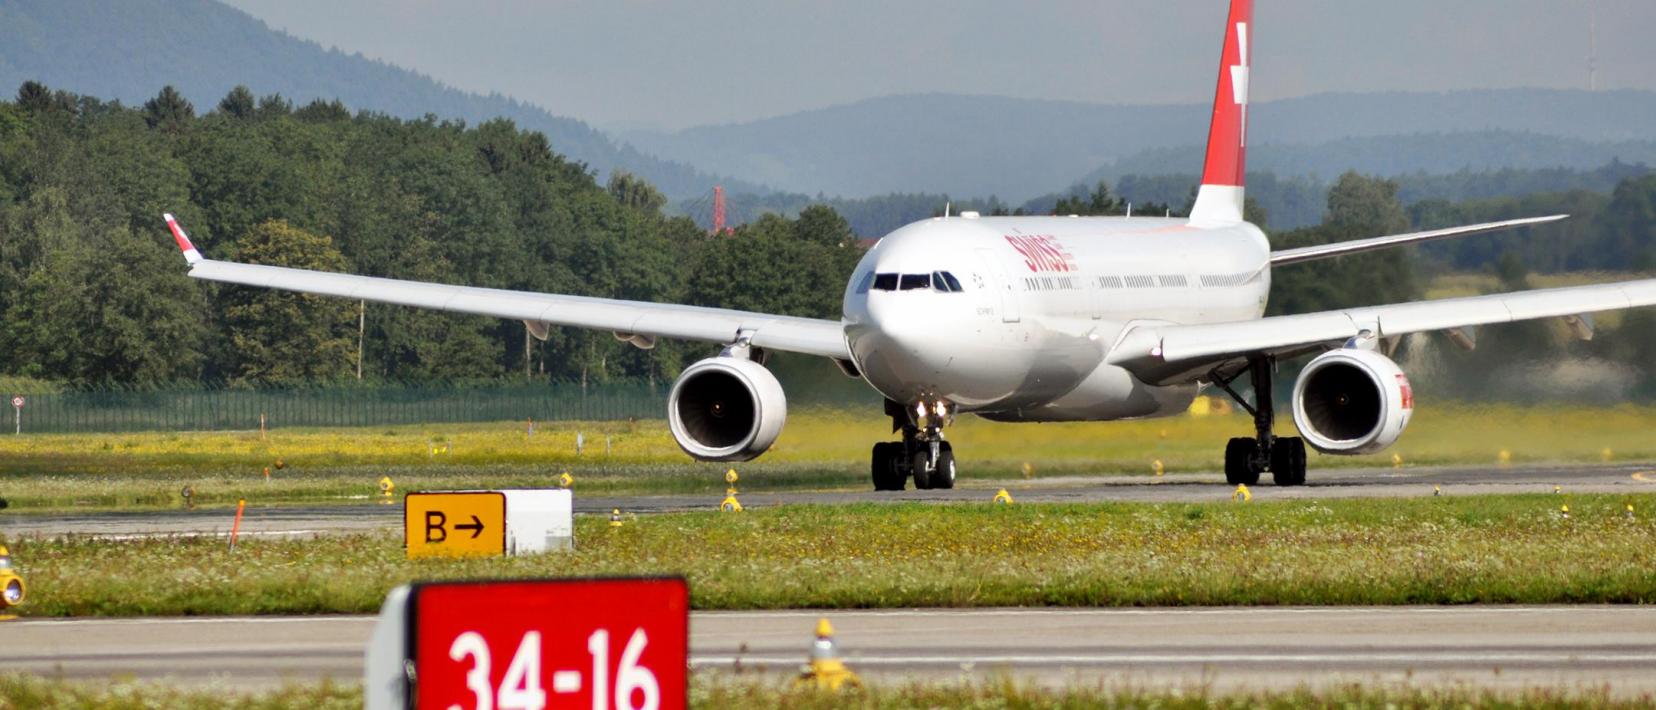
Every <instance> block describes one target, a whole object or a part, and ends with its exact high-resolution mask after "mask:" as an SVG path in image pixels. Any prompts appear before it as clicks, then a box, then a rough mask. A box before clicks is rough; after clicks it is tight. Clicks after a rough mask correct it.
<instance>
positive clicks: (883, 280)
mask: <svg viewBox="0 0 1656 710" xmlns="http://www.w3.org/2000/svg"><path fill="white" fill-rule="evenodd" d="M874 290H875V291H896V290H897V275H896V274H878V275H876V276H875V277H874Z"/></svg>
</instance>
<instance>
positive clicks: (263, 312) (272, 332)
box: [220, 220, 356, 383]
mask: <svg viewBox="0 0 1656 710" xmlns="http://www.w3.org/2000/svg"><path fill="white" fill-rule="evenodd" d="M236 246H237V254H238V258H239V259H241V260H242V261H246V262H248V263H252V264H268V265H271V266H290V267H294V268H299V269H316V270H321V271H345V270H347V269H346V263H345V257H344V256H342V255H340V253H339V250H338V249H336V248H334V244H333V240H331V239H329V238H327V237H325V236H320V235H316V234H311V233H310V232H306V231H304V230H302V229H298V228H295V227H293V226H291V225H289V224H288V223H287V222H285V221H281V220H271V221H268V222H263V223H261V224H259V225H257V226H255V227H254V228H253V229H251V230H249V231H248V232H247V233H246V234H244V235H242V237H241V239H239V240H237V242H236ZM220 301H222V302H223V303H224V325H225V327H226V328H228V329H229V331H230V342H231V346H232V352H231V357H232V358H233V366H232V374H233V380H235V381H237V382H244V383H295V382H314V381H326V380H333V379H340V378H343V377H346V376H348V375H350V374H352V373H353V372H354V371H355V364H356V338H355V335H356V333H355V327H354V326H355V325H356V304H354V303H351V302H350V301H345V300H341V299H337V298H327V297H323V296H311V295H298V294H291V293H283V292H280V291H273V290H268V289H255V288H229V289H226V290H225V291H224V292H223V294H222V295H221V296H220Z"/></svg>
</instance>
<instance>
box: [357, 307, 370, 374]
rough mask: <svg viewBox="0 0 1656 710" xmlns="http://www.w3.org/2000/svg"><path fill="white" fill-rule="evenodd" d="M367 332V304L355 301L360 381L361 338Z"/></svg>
mask: <svg viewBox="0 0 1656 710" xmlns="http://www.w3.org/2000/svg"><path fill="white" fill-rule="evenodd" d="M367 332H368V302H367V301H365V300H361V301H357V379H359V380H360V379H362V336H363V334H365V333H367Z"/></svg>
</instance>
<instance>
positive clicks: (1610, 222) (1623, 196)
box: [1601, 175, 1656, 271]
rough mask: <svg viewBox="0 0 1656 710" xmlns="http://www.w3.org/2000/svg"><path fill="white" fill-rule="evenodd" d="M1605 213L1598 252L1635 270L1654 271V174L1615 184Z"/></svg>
mask: <svg viewBox="0 0 1656 710" xmlns="http://www.w3.org/2000/svg"><path fill="white" fill-rule="evenodd" d="M1605 212H1606V214H1605V216H1604V226H1603V227H1602V233H1603V235H1604V239H1603V246H1602V248H1601V253H1602V254H1604V255H1605V256H1606V257H1608V258H1610V259H1616V258H1618V257H1619V258H1620V259H1625V260H1626V261H1625V262H1623V263H1626V264H1627V265H1628V266H1630V267H1631V268H1633V269H1635V270H1639V271H1650V270H1656V175H1650V176H1646V177H1642V178H1637V179H1628V180H1623V181H1622V182H1621V183H1620V184H1618V185H1616V191H1615V193H1614V194H1613V195H1612V196H1611V198H1610V206H1609V207H1608V208H1606V209H1605Z"/></svg>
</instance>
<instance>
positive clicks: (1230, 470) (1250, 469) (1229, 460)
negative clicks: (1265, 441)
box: [1225, 437, 1259, 486]
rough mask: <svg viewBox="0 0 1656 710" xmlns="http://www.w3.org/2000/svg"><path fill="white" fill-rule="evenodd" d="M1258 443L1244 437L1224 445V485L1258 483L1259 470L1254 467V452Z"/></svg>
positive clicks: (1250, 484)
mask: <svg viewBox="0 0 1656 710" xmlns="http://www.w3.org/2000/svg"><path fill="white" fill-rule="evenodd" d="M1258 446H1259V442H1256V441H1254V440H1253V439H1249V438H1246V437H1237V438H1235V439H1231V440H1230V443H1228V444H1226V445H1225V483H1228V484H1230V485H1233V486H1236V485H1249V486H1252V485H1255V484H1257V483H1259V469H1258V468H1256V467H1255V466H1254V462H1253V455H1254V450H1255V449H1256V448H1258Z"/></svg>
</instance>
